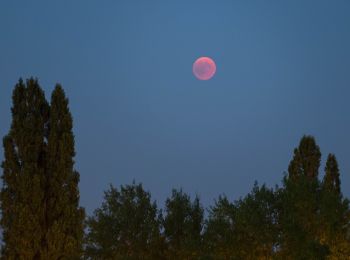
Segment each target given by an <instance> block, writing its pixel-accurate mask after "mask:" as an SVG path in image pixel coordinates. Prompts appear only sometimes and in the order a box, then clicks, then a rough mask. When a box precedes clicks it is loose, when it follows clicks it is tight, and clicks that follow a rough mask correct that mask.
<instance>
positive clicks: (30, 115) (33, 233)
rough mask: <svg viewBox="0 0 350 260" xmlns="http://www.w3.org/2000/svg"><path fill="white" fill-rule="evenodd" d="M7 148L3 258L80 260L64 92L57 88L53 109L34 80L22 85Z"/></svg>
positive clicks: (1, 194) (17, 89)
mask: <svg viewBox="0 0 350 260" xmlns="http://www.w3.org/2000/svg"><path fill="white" fill-rule="evenodd" d="M50 110H51V111H50ZM3 145H4V150H5V159H4V161H3V163H2V168H3V175H2V180H3V184H2V189H1V192H0V202H1V214H2V218H1V227H2V230H3V242H4V243H3V246H2V256H3V257H4V258H5V259H61V258H69V259H74V258H76V257H79V255H80V253H81V252H80V251H81V250H80V245H81V240H82V232H83V226H82V223H83V217H84V214H83V210H82V209H81V208H79V206H78V201H79V193H78V186H77V184H78V181H79V175H78V173H76V172H74V170H73V164H74V162H73V157H74V137H73V134H72V119H71V115H70V112H69V110H68V101H67V99H66V98H65V96H64V93H63V91H62V89H61V88H60V87H56V89H55V91H54V93H53V97H52V107H51V109H50V105H49V104H48V102H47V101H46V99H45V95H44V92H43V91H42V89H41V88H40V86H39V84H38V81H37V80H36V79H33V78H31V79H29V80H27V81H26V84H25V83H24V82H23V81H22V80H20V81H19V82H18V84H16V86H15V89H14V92H13V107H12V124H11V129H10V131H9V133H8V135H6V136H5V137H4V139H3Z"/></svg>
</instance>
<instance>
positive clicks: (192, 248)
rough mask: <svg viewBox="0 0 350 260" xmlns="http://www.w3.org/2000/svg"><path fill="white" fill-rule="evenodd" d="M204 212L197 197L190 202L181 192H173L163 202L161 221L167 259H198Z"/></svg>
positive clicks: (187, 196)
mask: <svg viewBox="0 0 350 260" xmlns="http://www.w3.org/2000/svg"><path fill="white" fill-rule="evenodd" d="M203 224H204V210H203V207H202V206H201V204H200V200H199V198H198V196H197V197H196V198H195V199H194V201H193V202H191V198H190V196H189V195H188V194H186V193H184V192H183V191H182V190H175V189H174V190H173V191H172V196H171V197H170V198H168V199H167V200H166V202H165V217H164V220H163V227H164V236H165V240H166V243H167V248H168V252H167V257H170V258H181V259H186V258H189V257H193V258H195V257H198V256H199V254H200V249H201V244H202V234H201V233H202V229H203Z"/></svg>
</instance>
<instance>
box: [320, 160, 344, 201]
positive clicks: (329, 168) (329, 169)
mask: <svg viewBox="0 0 350 260" xmlns="http://www.w3.org/2000/svg"><path fill="white" fill-rule="evenodd" d="M322 184H323V188H324V189H327V190H329V191H334V192H336V193H338V194H339V193H340V178H339V168H338V162H337V159H336V157H335V155H334V154H329V155H328V158H327V162H326V168H325V176H324V178H323V182H322Z"/></svg>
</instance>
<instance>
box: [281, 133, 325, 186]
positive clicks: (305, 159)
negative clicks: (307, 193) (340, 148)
mask: <svg viewBox="0 0 350 260" xmlns="http://www.w3.org/2000/svg"><path fill="white" fill-rule="evenodd" d="M320 162H321V152H320V148H319V146H318V145H317V144H316V141H315V138H314V137H312V136H307V135H305V136H303V137H302V138H301V140H300V143H299V147H298V148H295V149H294V156H293V159H292V160H291V162H290V164H289V167H288V173H289V177H290V178H291V179H294V180H295V179H297V178H298V177H299V176H301V175H304V176H307V177H308V178H309V179H315V178H317V176H318V169H319V167H320Z"/></svg>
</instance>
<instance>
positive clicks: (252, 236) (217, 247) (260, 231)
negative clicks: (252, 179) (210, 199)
mask: <svg viewBox="0 0 350 260" xmlns="http://www.w3.org/2000/svg"><path fill="white" fill-rule="evenodd" d="M277 235H278V229H277V208H276V206H275V194H274V191H273V190H270V189H267V188H266V187H265V185H263V186H262V187H259V186H258V185H257V183H255V185H254V187H253V190H252V191H251V192H250V193H249V194H248V195H247V196H245V197H244V198H242V199H240V200H238V201H236V202H235V203H230V202H229V201H228V200H227V198H226V197H219V200H218V201H217V202H216V204H215V206H214V207H212V208H211V210H210V214H209V219H208V221H207V223H206V228H205V233H204V237H205V245H206V251H207V254H208V255H209V256H210V257H212V258H216V257H217V258H219V259H271V258H272V257H273V256H274V250H275V247H276V245H277V237H278V236H277Z"/></svg>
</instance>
